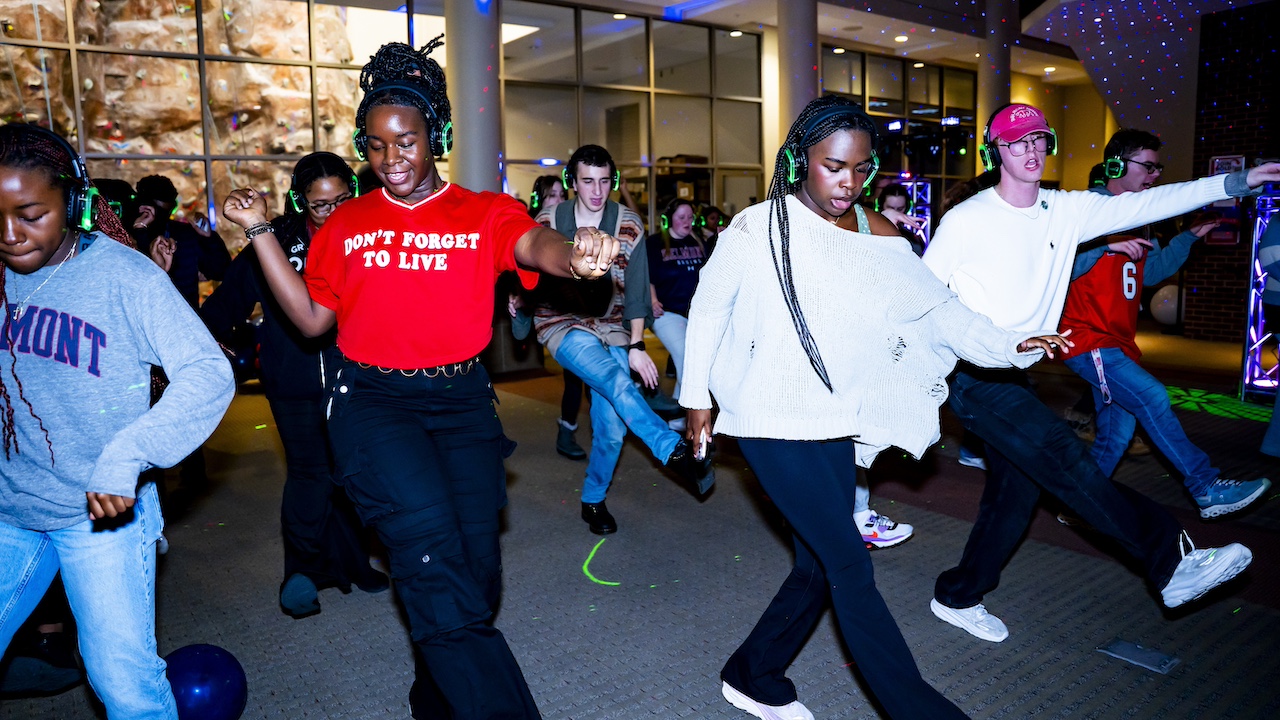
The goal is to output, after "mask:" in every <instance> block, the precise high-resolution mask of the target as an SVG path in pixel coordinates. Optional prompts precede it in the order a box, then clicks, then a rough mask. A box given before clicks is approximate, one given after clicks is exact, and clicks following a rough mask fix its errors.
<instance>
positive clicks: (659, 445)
mask: <svg viewBox="0 0 1280 720" xmlns="http://www.w3.org/2000/svg"><path fill="white" fill-rule="evenodd" d="M555 358H556V362H558V363H560V366H561V367H563V368H565V369H566V370H570V371H572V372H573V374H575V375H577V376H578V377H580V378H582V381H583V382H585V383H586V384H587V387H590V388H591V389H592V390H593V391H594V392H593V394H592V396H591V455H590V458H589V459H588V460H587V477H586V479H584V480H583V481H582V502H586V503H598V502H604V498H605V494H606V493H608V492H609V483H611V482H613V471H614V469H615V468H617V467H618V457H619V456H620V455H621V454H622V442H623V441H624V440H626V438H627V428H630V429H631V431H632V432H634V433H635V434H636V435H638V436H639V437H640V441H641V442H643V443H644V444H645V445H647V446H648V447H649V451H650V452H652V453H653V456H654V457H656V458H658V461H659V462H662V463H664V464H665V463H666V462H667V459H668V458H670V457H671V453H672V452H674V451H675V449H676V445H678V444H679V443H680V435H679V434H678V433H677V432H675V431H674V430H672V429H671V428H669V427H667V423H666V422H664V421H663V420H662V418H660V417H658V416H657V414H655V413H654V412H653V410H651V409H649V404H648V403H647V402H645V400H644V396H643V395H641V394H640V391H639V390H637V389H636V387H635V385H633V384H631V366H630V364H628V362H627V349H626V348H622V347H612V346H605V344H604V343H602V342H601V341H600V338H598V337H596V336H595V335H592V334H591V333H589V332H587V331H585V330H570V331H569V333H568V334H567V335H565V336H564V340H562V341H561V342H560V347H558V348H556V353H555Z"/></svg>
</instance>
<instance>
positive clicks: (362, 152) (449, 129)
mask: <svg viewBox="0 0 1280 720" xmlns="http://www.w3.org/2000/svg"><path fill="white" fill-rule="evenodd" d="M384 90H403V91H405V92H407V93H410V94H412V95H415V96H417V97H419V98H421V99H422V103H423V106H424V107H426V109H427V115H429V116H430V117H428V118H427V125H428V126H429V127H428V128H427V132H428V136H427V144H428V146H429V147H430V149H431V156H432V157H447V156H448V155H449V153H450V152H452V151H453V121H452V120H450V121H448V122H446V123H445V124H444V125H443V126H442V125H441V124H440V118H439V116H437V115H436V108H435V106H434V105H432V104H431V98H429V97H427V95H426V93H424V92H423V91H422V88H419V87H415V86H413V85H409V84H408V83H401V82H388V83H382V84H381V85H376V86H374V87H373V88H372V89H371V90H369V92H368V93H366V94H365V96H364V99H363V100H361V101H360V104H361V105H362V106H363V105H364V104H365V103H366V102H368V101H369V98H371V97H373V96H374V95H377V94H378V93H379V92H382V91H384ZM357 114H361V113H357ZM365 117H366V122H367V118H368V115H367V109H366V114H365ZM351 144H352V145H354V146H355V150H356V157H357V158H359V159H360V161H361V162H363V161H364V160H366V159H367V155H368V150H369V136H368V135H366V134H365V132H364V129H363V128H359V127H357V128H356V131H355V133H354V134H353V135H352V136H351Z"/></svg>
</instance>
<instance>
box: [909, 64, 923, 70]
mask: <svg viewBox="0 0 1280 720" xmlns="http://www.w3.org/2000/svg"><path fill="white" fill-rule="evenodd" d="M911 67H913V68H916V69H919V68H922V67H924V63H916V64H915V65H912V66H911Z"/></svg>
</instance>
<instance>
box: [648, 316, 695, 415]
mask: <svg viewBox="0 0 1280 720" xmlns="http://www.w3.org/2000/svg"><path fill="white" fill-rule="evenodd" d="M688 327H689V318H687V317H685V316H684V315H680V314H678V313H673V312H664V313H662V315H661V316H660V317H656V318H654V319H653V334H654V335H657V336H658V339H659V340H661V341H662V346H663V347H665V348H666V349H667V352H669V353H671V360H672V361H673V362H674V363H675V364H676V389H675V392H673V393H672V394H671V397H673V398H675V399H676V400H679V399H680V375H681V373H683V372H684V333H685V329H686V328H688Z"/></svg>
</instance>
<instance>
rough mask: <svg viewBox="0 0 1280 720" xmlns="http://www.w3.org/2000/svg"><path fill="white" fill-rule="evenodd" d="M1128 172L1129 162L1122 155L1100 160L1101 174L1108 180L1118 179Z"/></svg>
mask: <svg viewBox="0 0 1280 720" xmlns="http://www.w3.org/2000/svg"><path fill="white" fill-rule="evenodd" d="M1127 172H1129V162H1128V161H1127V160H1125V159H1124V158H1122V157H1109V158H1107V159H1106V160H1104V161H1102V174H1103V175H1104V176H1105V177H1106V178H1107V179H1108V180H1119V179H1120V178H1122V177H1124V174H1125V173H1127Z"/></svg>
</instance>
